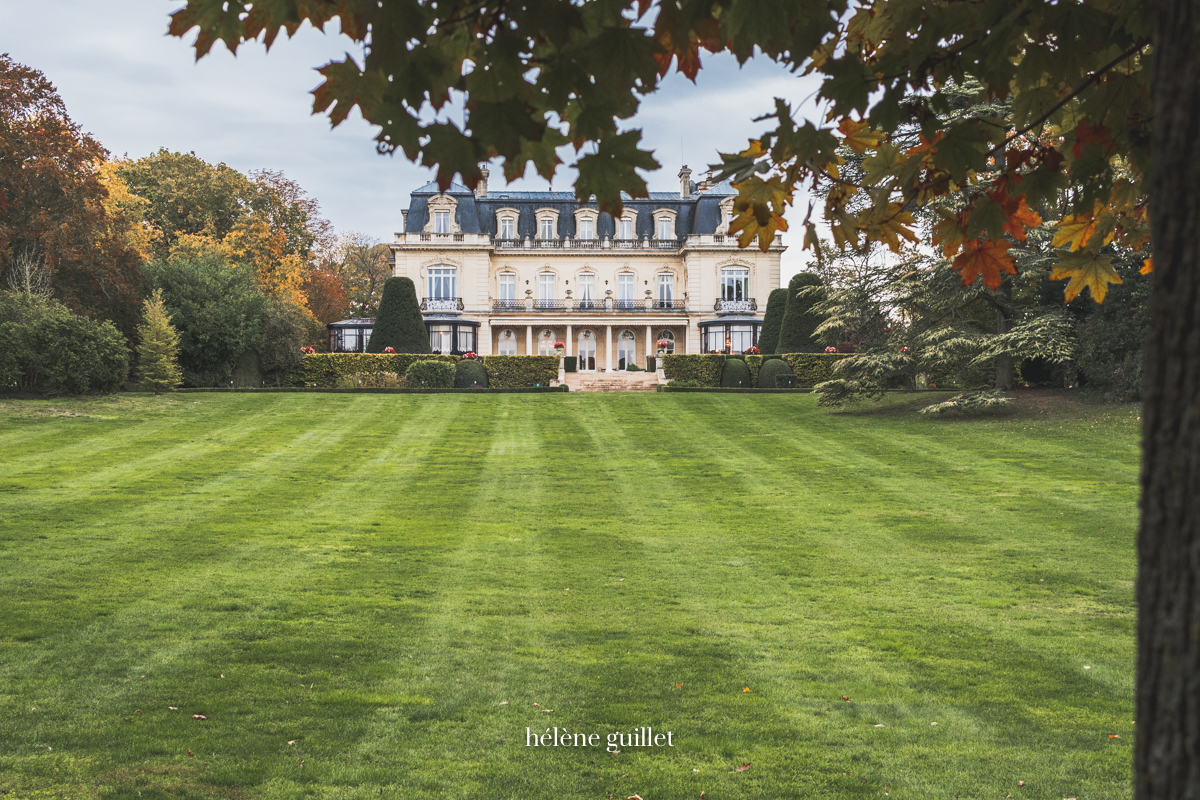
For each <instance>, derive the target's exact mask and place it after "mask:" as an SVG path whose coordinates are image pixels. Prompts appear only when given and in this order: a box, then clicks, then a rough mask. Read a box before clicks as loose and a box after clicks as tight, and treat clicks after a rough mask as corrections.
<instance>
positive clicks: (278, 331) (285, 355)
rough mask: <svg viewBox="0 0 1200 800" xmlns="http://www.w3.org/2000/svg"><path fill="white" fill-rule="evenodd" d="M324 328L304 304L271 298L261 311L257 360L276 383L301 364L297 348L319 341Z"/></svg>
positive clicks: (264, 371)
mask: <svg viewBox="0 0 1200 800" xmlns="http://www.w3.org/2000/svg"><path fill="white" fill-rule="evenodd" d="M322 333H323V329H322V327H321V325H320V323H318V322H317V321H316V320H315V319H313V315H312V314H311V313H309V311H308V309H307V308H305V307H304V306H300V305H296V304H295V303H289V302H286V301H284V300H271V301H270V302H269V303H268V305H267V311H266V313H265V314H264V315H263V320H262V335H261V337H260V339H259V344H258V348H257V349H258V363H259V367H260V368H261V369H262V371H263V373H265V375H266V377H268V378H272V379H274V381H275V385H276V386H279V385H280V384H281V383H282V380H283V377H284V376H285V375H286V374H287V373H288V372H289V371H291V370H293V369H295V368H296V367H299V366H300V355H301V353H300V348H301V347H304V346H305V345H306V344H312V343H313V342H319V341H320V340H321V339H323V338H324V337H323V336H322Z"/></svg>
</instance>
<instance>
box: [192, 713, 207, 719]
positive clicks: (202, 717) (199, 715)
mask: <svg viewBox="0 0 1200 800" xmlns="http://www.w3.org/2000/svg"><path fill="white" fill-rule="evenodd" d="M192 719H208V717H206V716H204V715H203V714H192Z"/></svg>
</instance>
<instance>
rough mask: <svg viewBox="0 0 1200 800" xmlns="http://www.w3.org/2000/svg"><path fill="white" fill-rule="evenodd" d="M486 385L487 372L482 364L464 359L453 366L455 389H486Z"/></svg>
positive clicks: (471, 359)
mask: <svg viewBox="0 0 1200 800" xmlns="http://www.w3.org/2000/svg"><path fill="white" fill-rule="evenodd" d="M487 385H488V376H487V370H486V369H484V368H483V364H480V363H479V362H478V361H476V360H475V359H473V358H464V359H463V360H462V361H459V362H458V363H457V364H455V368H454V388H455V389H470V388H472V387H474V386H483V387H485V388H486V387H487Z"/></svg>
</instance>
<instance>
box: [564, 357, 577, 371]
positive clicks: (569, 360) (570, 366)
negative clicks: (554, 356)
mask: <svg viewBox="0 0 1200 800" xmlns="http://www.w3.org/2000/svg"><path fill="white" fill-rule="evenodd" d="M578 370H579V356H563V372H577V371H578Z"/></svg>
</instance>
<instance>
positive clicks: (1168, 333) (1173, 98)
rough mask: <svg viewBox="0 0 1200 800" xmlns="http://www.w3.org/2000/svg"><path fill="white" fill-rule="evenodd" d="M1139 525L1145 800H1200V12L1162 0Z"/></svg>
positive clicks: (1137, 790) (1183, 1)
mask: <svg viewBox="0 0 1200 800" xmlns="http://www.w3.org/2000/svg"><path fill="white" fill-rule="evenodd" d="M1153 11H1154V34H1153V45H1154V47H1153V58H1154V140H1153V144H1152V147H1153V153H1154V164H1153V170H1152V173H1151V183H1150V202H1151V212H1152V217H1151V219H1152V224H1153V241H1154V277H1153V281H1154V284H1153V296H1152V300H1151V304H1150V320H1151V323H1150V339H1149V344H1148V350H1147V352H1146V362H1145V363H1146V387H1145V409H1144V412H1143V415H1142V419H1143V422H1142V434H1143V439H1144V441H1143V451H1142V453H1143V455H1142V459H1143V460H1142V478H1141V484H1142V486H1141V488H1142V520H1141V526H1140V528H1139V530H1138V579H1137V600H1138V664H1137V739H1136V744H1135V749H1134V796H1135V797H1136V798H1138V800H1184V798H1187V799H1188V800H1196V799H1197V798H1200V535H1198V534H1200V271H1198V269H1197V265H1198V264H1200V246H1198V244H1200V243H1198V240H1197V232H1198V231H1200V48H1197V47H1196V45H1195V43H1196V40H1197V39H1198V38H1200V6H1198V5H1197V4H1195V3H1193V2H1190V1H1189V0H1155V2H1154V4H1153Z"/></svg>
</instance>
